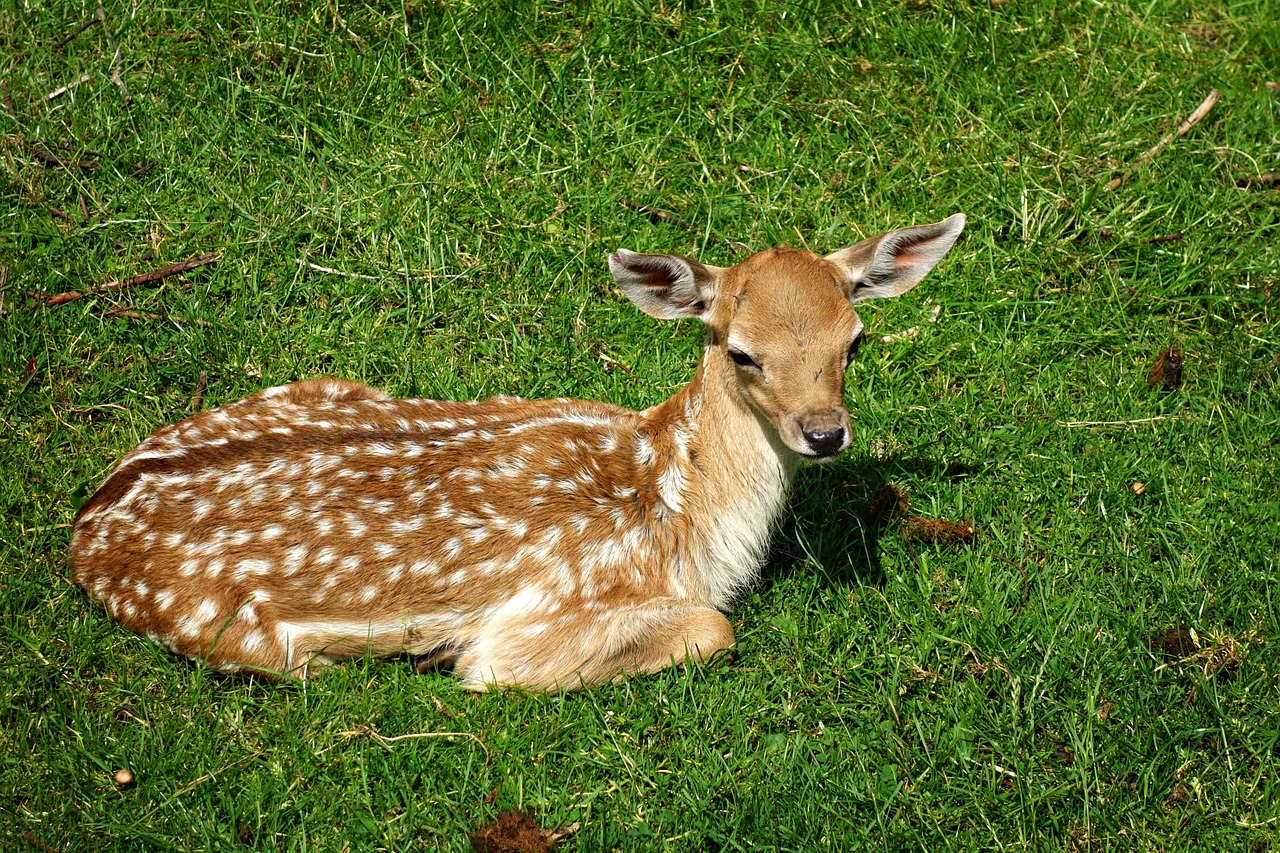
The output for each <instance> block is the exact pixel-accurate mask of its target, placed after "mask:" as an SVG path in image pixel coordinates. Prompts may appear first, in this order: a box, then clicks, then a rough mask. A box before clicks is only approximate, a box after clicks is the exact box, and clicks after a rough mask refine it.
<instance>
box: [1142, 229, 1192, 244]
mask: <svg viewBox="0 0 1280 853" xmlns="http://www.w3.org/2000/svg"><path fill="white" fill-rule="evenodd" d="M1182 237H1183V234H1182V232H1181V231H1175V232H1174V233H1173V234H1161V235H1160V236H1158V237H1143V238H1142V239H1141V240H1139V241H1138V242H1139V243H1173V242H1176V241H1178V240H1181V239H1182Z"/></svg>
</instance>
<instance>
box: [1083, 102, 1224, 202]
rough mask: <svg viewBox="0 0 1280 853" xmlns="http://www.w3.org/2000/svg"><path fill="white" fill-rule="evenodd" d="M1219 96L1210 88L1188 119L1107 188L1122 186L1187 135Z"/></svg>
mask: <svg viewBox="0 0 1280 853" xmlns="http://www.w3.org/2000/svg"><path fill="white" fill-rule="evenodd" d="M1218 98H1219V95H1218V90H1217V89H1210V90H1209V94H1208V95H1207V96H1206V97H1205V99H1204V100H1203V101H1201V103H1200V106H1198V107H1196V109H1195V112H1193V113H1192V114H1191V115H1189V116H1187V120H1186V121H1184V122H1183V123H1182V124H1180V125H1178V128H1177V130H1173V131H1170V132H1169V133H1166V134H1165V135H1164V137H1163V138H1162V139H1161V140H1160V141H1159V142H1157V143H1156V144H1155V145H1152V146H1151V147H1150V148H1148V149H1147V150H1146V151H1145V152H1143V154H1142V156H1141V157H1139V158H1138V159H1137V160H1134V161H1133V165H1132V166H1130V167H1129V168H1128V169H1126V170H1125V172H1124V174H1123V175H1121V176H1120V177H1118V178H1115V179H1114V180H1112V181H1111V182H1110V183H1109V184H1107V189H1109V190H1114V189H1115V188H1116V187H1118V186H1120V185H1121V184H1122V183H1124V179H1125V178H1127V177H1129V175H1131V174H1133V172H1134V170H1136V169H1138V168H1139V167H1141V166H1144V165H1146V164H1147V163H1148V162H1149V161H1150V160H1151V158H1153V157H1155V156H1156V155H1157V154H1159V153H1160V152H1161V151H1163V150H1164V149H1165V148H1167V147H1168V146H1169V143H1170V142H1173V140H1175V139H1177V138H1179V137H1181V136H1184V135H1186V133H1187V131H1188V130H1190V129H1191V128H1193V127H1195V126H1196V125H1197V124H1199V123H1200V121H1201V120H1202V119H1203V118H1204V117H1205V116H1207V115H1208V114H1209V110H1211V109H1213V105H1214V104H1216V103H1218Z"/></svg>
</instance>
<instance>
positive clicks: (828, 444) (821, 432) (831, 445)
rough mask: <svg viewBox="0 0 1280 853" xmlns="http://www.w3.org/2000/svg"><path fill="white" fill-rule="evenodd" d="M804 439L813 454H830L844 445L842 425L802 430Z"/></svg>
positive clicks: (837, 451) (836, 451) (838, 450)
mask: <svg viewBox="0 0 1280 853" xmlns="http://www.w3.org/2000/svg"><path fill="white" fill-rule="evenodd" d="M804 440H805V441H806V442H808V443H809V448H810V449H811V450H812V451H813V455H814V456H830V455H832V454H833V453H839V452H840V450H841V449H842V448H843V447H844V427H835V428H834V429H815V430H804Z"/></svg>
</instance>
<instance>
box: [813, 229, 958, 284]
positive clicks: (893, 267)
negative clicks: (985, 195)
mask: <svg viewBox="0 0 1280 853" xmlns="http://www.w3.org/2000/svg"><path fill="white" fill-rule="evenodd" d="M963 230H964V214H963V213H957V214H955V215H954V216H949V217H947V218H946V219H944V220H942V221H941V222H935V223H933V224H932V225H916V226H914V227H911V228H899V229H898V230H897V231H889V232H888V233H885V234H881V235H879V236H877V237H869V238H868V239H866V240H863V241H862V242H861V243H858V244H857V245H856V246H850V247H848V248H847V249H841V250H840V251H838V252H833V253H832V254H830V255H827V260H828V261H831V263H833V264H835V265H836V266H837V267H839V268H840V270H841V271H842V272H843V273H844V274H845V277H846V280H845V282H844V292H845V296H847V297H849V301H850V302H861V301H862V300H863V299H881V298H884V297H887V296H898V295H900V294H903V293H906V292H907V291H908V290H910V289H911V288H913V287H915V286H916V285H917V284H919V283H920V280H921V279H922V278H924V277H925V275H927V274H928V272H929V270H931V269H933V267H934V265H936V264H937V263H938V261H940V260H942V257H943V255H945V254H946V253H947V250H949V249H950V248H951V246H952V244H954V243H955V241H956V238H957V237H959V236H960V232H961V231H963Z"/></svg>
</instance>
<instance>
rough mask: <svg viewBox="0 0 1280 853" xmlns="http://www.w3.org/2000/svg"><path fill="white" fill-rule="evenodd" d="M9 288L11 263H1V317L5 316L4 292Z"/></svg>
mask: <svg viewBox="0 0 1280 853" xmlns="http://www.w3.org/2000/svg"><path fill="white" fill-rule="evenodd" d="M8 289H9V265H8V264H0V317H3V316H4V294H5V291H6V290H8Z"/></svg>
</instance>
